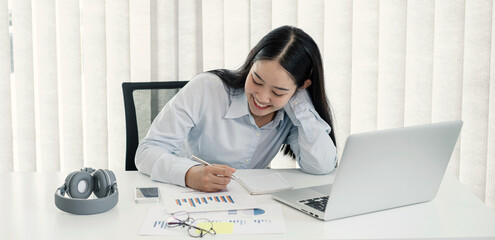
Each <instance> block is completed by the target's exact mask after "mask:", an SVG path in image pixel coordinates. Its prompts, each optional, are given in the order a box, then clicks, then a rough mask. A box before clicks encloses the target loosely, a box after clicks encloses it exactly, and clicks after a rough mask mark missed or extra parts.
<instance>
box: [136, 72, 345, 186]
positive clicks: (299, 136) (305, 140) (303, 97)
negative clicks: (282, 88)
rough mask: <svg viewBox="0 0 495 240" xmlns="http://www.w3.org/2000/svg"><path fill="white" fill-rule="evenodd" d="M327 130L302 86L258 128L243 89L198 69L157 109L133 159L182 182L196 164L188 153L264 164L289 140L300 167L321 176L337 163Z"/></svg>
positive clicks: (160, 177) (239, 164)
mask: <svg viewBox="0 0 495 240" xmlns="http://www.w3.org/2000/svg"><path fill="white" fill-rule="evenodd" d="M291 119H293V120H291ZM329 132H330V127H329V125H328V124H327V123H326V122H325V121H324V120H323V119H321V118H320V116H319V115H318V113H317V112H316V110H315V109H314V107H313V105H312V104H311V100H310V99H309V95H308V94H307V91H305V90H303V91H299V92H298V93H297V94H295V95H294V96H293V97H292V98H291V99H290V100H289V103H288V106H286V107H284V108H283V109H280V110H279V111H278V112H277V114H276V115H275V118H274V119H273V120H272V121H271V122H269V123H268V124H266V125H264V126H262V127H261V128H258V126H257V125H256V124H255V121H254V119H253V117H252V115H251V114H250V112H249V107H248V103H247V98H246V95H245V94H244V93H240V94H238V95H235V96H232V95H230V94H229V93H228V92H227V91H226V89H225V87H224V84H223V82H222V80H221V79H220V78H219V77H218V76H216V75H214V74H212V73H202V74H199V75H197V76H196V77H194V78H193V79H192V80H191V81H190V82H189V83H188V84H187V85H186V86H185V87H184V88H182V89H181V90H180V91H179V92H178V93H177V95H175V97H174V98H173V99H172V100H170V101H169V102H168V103H167V104H166V105H165V107H164V108H163V109H162V110H161V112H160V113H159V114H158V116H157V117H156V118H155V120H154V121H153V123H152V125H151V127H150V130H149V132H148V134H147V136H146V137H145V138H144V139H143V140H142V141H141V142H140V144H139V147H138V149H137V152H136V159H135V162H136V166H137V168H138V170H139V171H140V172H142V173H145V174H148V175H150V177H151V179H153V180H156V181H160V182H166V183H172V184H176V185H181V186H185V175H186V172H187V171H188V170H189V168H191V167H192V166H194V165H198V163H197V162H195V161H193V160H190V157H191V155H196V156H198V157H199V158H202V159H204V160H205V161H207V162H209V163H211V164H225V165H229V166H231V167H233V168H266V167H267V166H268V165H269V164H270V162H271V160H272V159H273V158H274V157H275V155H276V154H277V152H278V151H279V149H280V147H281V145H282V144H290V146H291V149H292V151H293V152H294V154H295V155H296V160H297V162H298V163H299V166H300V167H301V169H302V170H303V171H305V172H307V173H311V174H325V173H328V172H330V171H332V170H333V169H334V167H335V164H336V162H337V157H336V156H337V155H336V148H335V145H334V143H333V141H332V139H331V138H330V137H329V136H328V133H329Z"/></svg>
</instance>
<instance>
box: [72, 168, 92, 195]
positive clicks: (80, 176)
mask: <svg viewBox="0 0 495 240" xmlns="http://www.w3.org/2000/svg"><path fill="white" fill-rule="evenodd" d="M65 184H66V185H67V187H68V191H67V194H69V196H70V197H71V198H83V199H86V198H88V197H89V196H90V195H91V193H92V192H93V185H94V183H93V177H92V176H91V174H89V173H87V172H83V171H80V172H73V173H71V174H69V175H68V176H67V177H66V178H65Z"/></svg>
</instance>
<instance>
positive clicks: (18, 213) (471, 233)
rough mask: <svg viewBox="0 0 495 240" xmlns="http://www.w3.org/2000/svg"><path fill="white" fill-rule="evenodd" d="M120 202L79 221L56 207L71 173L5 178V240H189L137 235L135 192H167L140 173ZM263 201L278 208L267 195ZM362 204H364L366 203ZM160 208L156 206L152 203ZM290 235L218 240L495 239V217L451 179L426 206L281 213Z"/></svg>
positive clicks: (296, 174)
mask: <svg viewBox="0 0 495 240" xmlns="http://www.w3.org/2000/svg"><path fill="white" fill-rule="evenodd" d="M262 171H271V170H262ZM277 171H280V172H281V173H282V174H283V175H284V176H285V177H286V179H287V180H289V181H291V183H292V184H293V185H294V186H296V187H298V188H299V187H305V186H312V185H321V184H324V183H329V182H331V181H333V177H334V175H333V174H330V175H325V176H312V175H307V174H304V173H302V172H300V171H299V170H296V169H286V170H277ZM115 174H116V177H117V181H118V186H119V191H120V199H119V203H118V204H117V206H116V207H115V208H113V209H111V210H110V211H108V212H105V213H102V214H97V215H88V216H78V215H72V214H67V213H65V212H62V211H60V210H59V209H57V208H56V207H55V204H54V199H53V198H54V197H53V193H54V192H55V189H56V188H57V187H59V186H61V185H62V183H63V181H64V179H65V177H66V175H67V173H0V189H1V191H2V193H1V197H0V238H1V239H138V238H142V239H165V238H166V239H177V238H180V239H188V238H189V237H188V235H187V233H186V231H184V236H179V237H176V236H139V235H138V233H139V230H140V228H141V225H142V223H143V219H144V217H145V215H146V213H147V210H148V207H149V206H151V205H152V204H149V203H146V204H142V203H141V204H136V203H134V188H135V187H138V186H160V187H161V188H162V194H166V193H164V192H163V189H164V188H166V187H167V186H168V185H166V184H163V183H158V182H152V181H151V180H150V179H149V178H148V177H147V176H145V175H142V174H140V173H138V172H116V173H115ZM258 198H259V199H258V200H259V201H260V202H273V201H274V200H272V199H271V198H270V197H269V196H268V195H265V196H258ZM363 200H364V199H363ZM153 204H157V203H153ZM283 215H284V218H285V221H286V229H287V232H286V234H271V235H235V236H233V235H217V236H216V239H233V238H235V239H253V238H254V237H256V238H257V239H304V238H306V239H315V238H317V239H334V238H338V239H346V238H348V239H349V238H352V239H370V238H373V239H391V238H393V239H397V238H406V239H417V238H424V239H437V238H444V239H452V238H454V239H473V238H478V239H495V213H494V212H493V211H492V210H491V209H489V208H488V207H486V205H484V204H483V203H482V202H481V201H480V200H479V199H477V198H476V197H475V196H474V195H473V194H472V193H471V192H469V190H468V189H467V188H466V187H464V186H463V185H462V184H460V183H459V182H458V181H457V180H456V179H455V178H454V177H453V176H450V175H448V176H446V177H445V179H444V181H443V183H442V185H441V188H440V191H439V193H438V195H437V197H436V198H435V199H434V200H433V201H431V202H428V203H423V204H417V205H413V206H409V207H403V208H398V209H393V210H388V211H382V212H377V213H372V214H366V215H361V216H357V217H350V218H345V219H341V220H335V221H330V222H323V221H320V220H317V219H314V218H312V217H310V216H307V215H305V214H302V213H300V212H299V211H296V210H294V209H292V208H290V207H287V206H284V207H283Z"/></svg>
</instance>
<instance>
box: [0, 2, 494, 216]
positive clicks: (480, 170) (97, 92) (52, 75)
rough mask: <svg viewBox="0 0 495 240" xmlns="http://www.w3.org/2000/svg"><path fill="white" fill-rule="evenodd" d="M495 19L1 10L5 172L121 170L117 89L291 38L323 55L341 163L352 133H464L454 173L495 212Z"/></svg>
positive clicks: (229, 5) (385, 11)
mask: <svg viewBox="0 0 495 240" xmlns="http://www.w3.org/2000/svg"><path fill="white" fill-rule="evenodd" d="M494 8H495V6H494V4H493V1H492V0H469V1H466V0H454V1H451V0H436V1H434V0H417V1H416V0H415V1H406V0H396V1H385V0H383V1H379V0H354V1H350V0H328V1H325V0H304V1H303V0H299V1H298V0H228V1H227V0H203V1H200V0H181V1H178V0H144V1H143V0H107V1H100V0H37V1H31V0H0V109H1V111H2V112H1V114H0V123H1V124H0V171H71V170H73V169H78V168H80V167H81V166H83V165H84V166H93V167H97V168H111V169H115V170H123V169H124V159H125V156H124V155H125V122H124V108H123V97H122V90H121V83H122V82H125V81H176V80H189V79H191V78H192V77H193V76H194V75H196V74H198V73H200V72H202V71H206V70H211V69H215V68H237V67H239V66H240V65H241V64H242V62H243V60H244V58H245V57H246V56H247V54H248V52H249V50H250V49H251V48H252V47H253V46H254V45H255V44H256V43H257V42H258V41H259V40H260V39H261V37H263V36H264V35H265V34H266V33H267V32H269V31H270V30H271V29H273V28H275V27H278V26H281V25H294V26H298V27H300V28H302V29H303V30H305V31H306V32H307V33H309V34H310V35H311V36H312V37H313V38H314V39H315V41H316V42H317V44H318V45H319V47H320V50H321V52H322V54H323V58H324V67H325V76H326V88H327V91H328V95H329V98H330V103H331V105H332V108H333V111H334V115H335V126H334V127H335V131H336V136H337V141H338V143H339V146H338V149H339V150H342V147H343V143H344V142H345V139H346V137H347V136H348V135H349V134H351V133H355V132H361V131H368V130H376V129H384V128H393V127H403V126H410V125H414V124H422V123H430V122H439V121H446V120H456V119H462V120H463V121H464V127H463V130H462V133H461V136H460V139H459V141H458V144H457V145H456V148H455V150H454V154H453V156H452V159H451V162H450V164H449V168H448V172H449V174H455V175H456V176H457V177H458V179H459V180H460V181H461V182H462V183H464V184H465V185H467V186H468V187H469V188H470V189H471V190H472V191H473V192H474V193H475V194H476V195H477V196H478V197H479V198H480V199H481V200H483V201H485V202H486V203H487V205H488V206H490V207H491V208H493V209H495V78H494V75H495V73H494V71H495V63H494V62H495V60H494V59H492V56H495V48H494V47H493V43H495V34H493V33H494V30H495V25H494V20H493V13H494ZM340 152H341V151H340ZM418 177H420V176H418Z"/></svg>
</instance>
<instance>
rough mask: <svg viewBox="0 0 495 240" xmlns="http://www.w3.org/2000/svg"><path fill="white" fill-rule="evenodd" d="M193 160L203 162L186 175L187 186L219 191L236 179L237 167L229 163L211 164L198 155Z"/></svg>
mask: <svg viewBox="0 0 495 240" xmlns="http://www.w3.org/2000/svg"><path fill="white" fill-rule="evenodd" d="M192 158H193V160H195V161H197V162H199V163H201V164H202V165H197V166H193V167H191V168H190V169H189V170H188V171H187V173H186V177H185V184H186V186H188V187H190V188H193V189H197V190H200V191H203V192H217V191H221V190H223V189H225V188H227V185H228V184H229V183H230V180H231V179H235V176H234V175H233V173H234V172H235V171H236V169H235V168H231V167H229V166H227V165H218V164H213V165H212V164H210V163H208V162H206V161H204V160H202V159H200V158H198V157H196V156H193V157H192Z"/></svg>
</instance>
